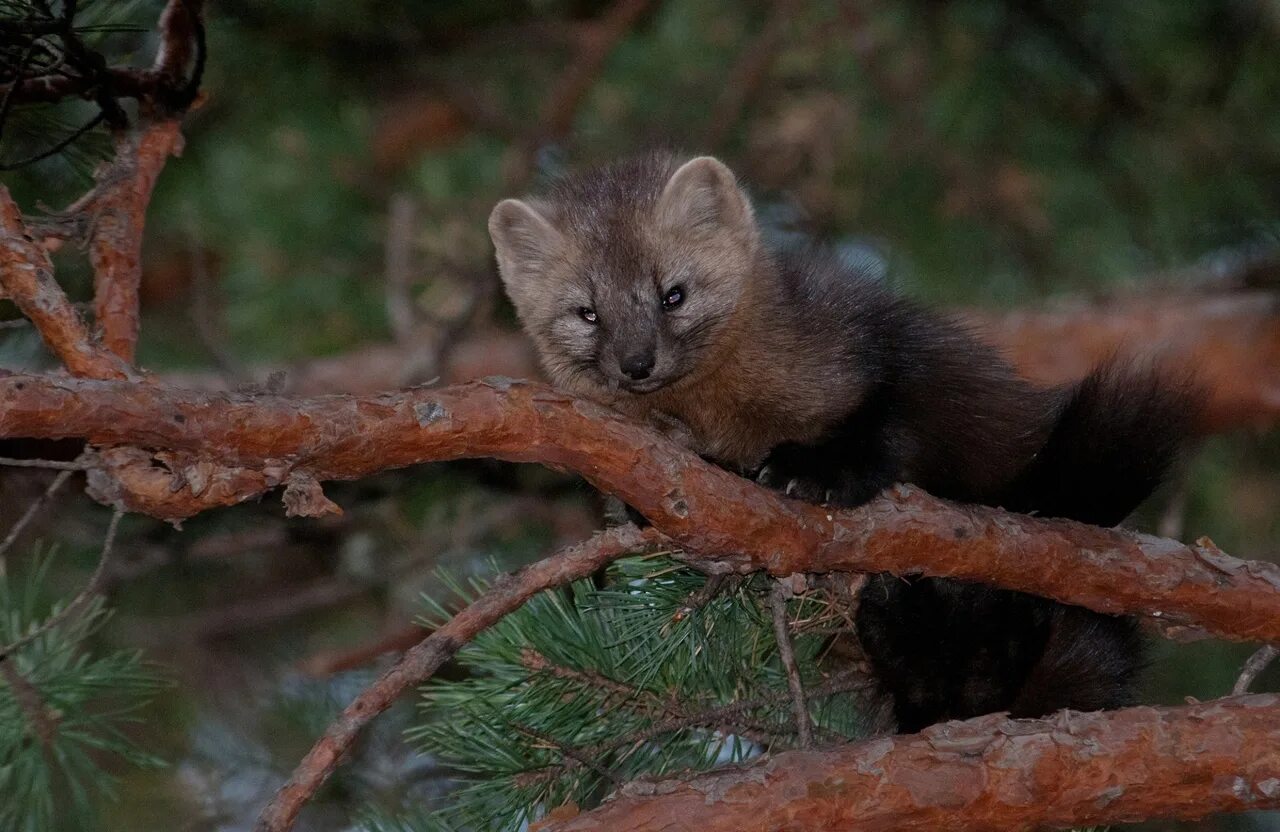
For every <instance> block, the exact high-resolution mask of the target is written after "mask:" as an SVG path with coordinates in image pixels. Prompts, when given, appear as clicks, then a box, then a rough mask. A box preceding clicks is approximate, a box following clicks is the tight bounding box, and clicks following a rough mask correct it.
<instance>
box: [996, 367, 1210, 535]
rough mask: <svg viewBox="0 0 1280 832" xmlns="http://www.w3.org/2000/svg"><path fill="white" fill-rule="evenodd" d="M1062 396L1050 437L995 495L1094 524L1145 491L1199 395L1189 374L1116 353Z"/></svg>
mask: <svg viewBox="0 0 1280 832" xmlns="http://www.w3.org/2000/svg"><path fill="white" fill-rule="evenodd" d="M1061 396H1062V400H1061V404H1060V405H1059V410H1058V413H1057V418H1056V420H1055V422H1054V425H1053V428H1052V429H1051V431H1050V433H1049V438H1048V439H1047V440H1046V442H1045V444H1044V446H1043V447H1042V448H1041V450H1040V452H1039V453H1038V454H1037V455H1036V457H1035V458H1034V459H1033V460H1032V461H1031V462H1030V463H1029V464H1028V466H1027V467H1026V468H1025V469H1024V470H1023V471H1022V473H1021V474H1020V475H1019V476H1018V477H1017V478H1016V480H1015V481H1014V482H1013V483H1012V484H1011V486H1010V487H1009V489H1008V490H1007V492H1006V493H1005V495H1004V499H1002V500H1001V501H999V502H1000V505H1002V506H1003V507H1005V508H1007V509H1009V510H1011V511H1018V512H1022V513H1025V514H1038V515H1040V516H1043V517H1067V518H1070V519H1072V520H1079V521H1081V522H1084V523H1091V524H1093V525H1095V526H1114V525H1116V524H1117V523H1119V522H1120V521H1121V520H1123V519H1124V518H1125V517H1127V516H1128V515H1129V514H1130V513H1131V512H1132V511H1133V510H1134V509H1135V508H1137V507H1138V504H1139V503H1141V502H1142V501H1143V500H1145V499H1146V498H1147V497H1149V496H1151V492H1153V491H1154V490H1155V489H1156V488H1157V486H1159V485H1160V483H1161V481H1162V480H1163V479H1164V477H1165V475H1166V474H1167V473H1168V471H1169V468H1170V467H1171V466H1172V465H1173V463H1174V461H1175V460H1176V459H1177V457H1178V454H1179V451H1180V450H1181V449H1182V448H1183V447H1184V446H1185V445H1186V443H1187V440H1188V439H1189V437H1190V436H1191V434H1192V432H1193V430H1194V428H1195V425H1196V422H1197V421H1198V418H1199V415H1200V413H1199V410H1200V403H1201V402H1202V401H1203V397H1202V395H1201V394H1200V391H1199V390H1198V389H1197V385H1196V384H1195V383H1194V382H1193V380H1192V379H1191V377H1190V376H1184V375H1179V374H1176V373H1172V372H1169V371H1167V370H1162V369H1159V368H1156V367H1150V366H1148V367H1138V366H1134V365H1130V364H1124V363H1121V362H1118V361H1116V360H1111V361H1107V362H1105V363H1103V364H1102V365H1100V366H1099V367H1097V368H1096V369H1095V370H1094V371H1093V372H1092V373H1090V374H1089V376H1088V377H1087V378H1085V379H1084V380H1083V381H1081V382H1080V383H1079V384H1076V385H1074V386H1073V387H1070V388H1067V389H1066V390H1064V391H1063V392H1062V394H1061Z"/></svg>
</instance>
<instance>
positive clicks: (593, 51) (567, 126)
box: [503, 0, 653, 190]
mask: <svg viewBox="0 0 1280 832" xmlns="http://www.w3.org/2000/svg"><path fill="white" fill-rule="evenodd" d="M652 2H653V0H617V2H615V3H614V4H613V5H612V6H610V7H609V10H608V11H607V12H605V14H604V15H603V16H602V17H601V19H600V22H599V23H598V24H596V28H595V30H594V31H592V32H590V33H589V34H588V35H587V36H586V37H585V38H584V42H583V44H582V47H581V49H580V50H579V52H578V54H577V55H576V56H575V58H574V60H573V62H572V63H570V64H569V66H568V67H567V68H566V69H565V72H564V74H563V75H561V76H560V78H559V80H558V81H557V82H556V85H555V88H554V89H553V90H552V91H551V94H550V95H549V96H548V97H547V100H546V103H545V105H544V106H543V108H542V112H541V115H540V117H539V119H538V125H537V127H536V128H535V129H534V131H533V132H532V133H530V135H529V136H528V137H527V138H526V139H525V140H524V141H523V142H520V143H518V144H517V145H516V146H515V147H513V148H512V151H513V153H512V155H511V156H509V157H508V159H507V160H506V162H505V164H504V167H505V168H506V172H505V175H504V177H503V178H504V181H505V184H506V187H507V189H508V190H519V189H521V188H523V187H525V186H526V185H527V184H528V183H529V180H530V179H531V178H532V176H533V173H534V170H535V162H536V158H537V151H538V150H539V148H541V147H542V146H543V145H545V144H547V143H548V142H552V141H556V140H558V139H560V138H562V137H563V136H564V135H565V134H567V133H568V132H569V131H570V130H571V129H572V127H573V120H574V117H575V116H576V115H577V113H578V108H579V107H580V106H581V105H582V102H583V100H585V99H586V97H587V93H588V92H590V91H591V88H592V87H593V86H594V85H595V82H596V81H597V80H599V78H600V73H601V72H602V71H603V70H604V66H605V63H606V62H607V61H608V59H609V56H610V55H612V54H613V50H614V48H615V47H617V45H618V44H619V43H621V42H622V39H623V38H624V37H626V35H627V33H628V32H630V31H631V29H632V27H634V26H635V24H636V22H637V21H639V19H640V17H641V16H642V15H643V14H644V13H645V12H646V11H647V10H648V9H649V7H650V5H651V4H652Z"/></svg>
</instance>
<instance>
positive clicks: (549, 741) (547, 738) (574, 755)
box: [511, 722, 622, 788]
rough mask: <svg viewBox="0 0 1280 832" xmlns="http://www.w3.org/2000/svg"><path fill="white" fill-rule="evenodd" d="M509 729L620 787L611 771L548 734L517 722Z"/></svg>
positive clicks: (620, 782) (619, 781) (619, 782)
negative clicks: (553, 750) (552, 749)
mask: <svg viewBox="0 0 1280 832" xmlns="http://www.w3.org/2000/svg"><path fill="white" fill-rule="evenodd" d="M511 727H513V728H515V729H516V730H517V731H519V732H520V733H522V734H526V735H528V736H530V737H532V738H533V739H535V740H537V741H538V742H540V743H543V744H544V745H547V746H550V747H551V748H554V749H555V750H556V751H558V752H560V753H561V754H562V755H564V756H565V757H568V758H569V759H570V760H573V761H574V762H576V763H578V764H579V765H583V766H586V767H587V768H589V769H591V770H592V771H594V772H595V773H596V774H598V775H600V776H601V777H603V778H604V779H606V780H608V781H609V782H610V783H612V784H613V786H614V788H617V787H618V786H621V785H622V781H621V780H619V779H618V775H616V774H614V773H613V772H612V771H609V769H607V768H605V767H604V766H602V765H600V764H599V763H597V762H596V761H595V760H593V759H591V757H590V756H588V755H587V754H584V753H582V752H581V751H578V750H577V749H575V748H573V747H571V746H568V745H565V744H564V743H562V742H560V741H559V740H557V739H556V738H555V737H553V736H551V735H550V734H544V733H543V732H541V731H538V730H536V729H534V728H530V727H529V726H528V725H522V724H520V723H519V722H513V723H511Z"/></svg>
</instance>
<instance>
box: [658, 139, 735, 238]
mask: <svg viewBox="0 0 1280 832" xmlns="http://www.w3.org/2000/svg"><path fill="white" fill-rule="evenodd" d="M658 220H659V222H661V223H662V224H663V225H665V226H668V227H671V228H744V229H745V228H750V227H751V226H752V224H753V215H752V211H751V203H750V202H748V201H747V196H746V194H744V193H743V192H742V189H741V188H739V187H738V183H737V180H736V179H734V176H733V171H731V170H729V169H728V168H727V167H725V165H724V163H723V162H721V161H720V160H719V159H716V158H713V157H711V156H699V157H698V158H696V159H691V160H689V161H688V162H685V163H684V164H683V165H681V166H680V168H679V170H677V171H676V172H675V173H673V174H672V175H671V179H669V180H668V181H667V186H666V187H665V188H663V190H662V196H660V197H658Z"/></svg>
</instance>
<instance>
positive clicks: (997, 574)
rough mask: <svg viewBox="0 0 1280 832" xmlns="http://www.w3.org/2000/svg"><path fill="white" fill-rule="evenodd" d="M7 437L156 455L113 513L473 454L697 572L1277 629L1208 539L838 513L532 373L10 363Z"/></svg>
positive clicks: (177, 509)
mask: <svg viewBox="0 0 1280 832" xmlns="http://www.w3.org/2000/svg"><path fill="white" fill-rule="evenodd" d="M0 436H4V437H34V438H50V439H52V438H82V439H86V440H88V441H89V442H91V443H94V444H106V445H140V446H144V447H147V448H151V449H161V450H163V451H164V452H165V453H164V455H162V457H161V458H162V459H163V460H164V461H165V462H166V463H167V464H168V465H169V466H171V467H169V468H165V467H159V466H156V467H148V466H147V465H146V464H145V463H146V461H147V459H149V456H148V452H146V451H141V450H136V449H117V452H123V450H128V451H129V452H130V454H131V455H132V456H131V457H130V459H129V467H128V470H130V471H141V472H142V473H143V474H144V475H145V481H141V480H120V479H113V476H112V473H111V471H112V470H114V469H111V468H109V467H104V468H99V469H98V470H95V471H91V472H90V483H91V485H92V486H93V488H94V491H95V493H96V494H97V495H98V496H99V498H100V499H104V500H105V501H107V502H110V503H112V504H113V505H115V506H116V507H117V508H122V509H125V510H129V511H141V512H145V513H150V514H154V515H157V516H167V517H175V518H180V517H185V516H189V515H191V514H194V513H196V512H198V511H201V510H204V509H206V508H210V507H212V506H214V505H226V504H231V503H235V502H239V501H242V500H245V499H248V498H250V497H254V496H257V495H258V494H259V493H261V492H262V491H263V490H265V489H266V488H268V487H270V486H272V485H277V484H286V483H287V484H288V489H292V490H295V491H298V492H305V496H306V499H305V500H299V502H306V501H307V500H310V501H313V502H317V503H318V502H321V501H323V496H322V495H319V493H318V487H315V483H316V481H318V480H331V479H357V478H360V477H364V476H368V475H370V474H373V473H376V472H378V471H382V470H385V469H388V468H398V467H403V466H406V465H413V464H416V463H421V462H430V461H439V460H451V459H460V458H466V457H493V458H497V459H505V460H509V461H513V462H537V463H541V464H543V465H547V466H549V467H552V468H558V469H569V470H574V471H578V472H579V473H581V474H582V475H583V476H584V477H586V478H587V479H588V480H590V481H591V482H592V483H593V484H594V485H596V486H597V487H599V488H601V489H602V490H604V491H607V492H609V493H612V494H615V495H617V496H618V497H620V498H621V499H623V500H624V501H625V502H627V503H628V504H630V505H632V506H634V507H635V508H636V509H637V510H639V511H640V512H641V513H642V514H643V515H644V516H645V517H647V518H648V519H649V520H650V521H651V522H652V523H653V524H654V526H656V527H657V528H658V529H659V530H661V531H662V532H663V533H665V534H667V535H668V536H670V537H671V538H672V539H673V540H674V541H675V542H676V543H678V544H679V545H680V546H681V547H683V548H684V549H685V550H686V551H687V552H688V553H689V557H690V558H691V559H694V560H699V561H701V562H702V565H703V567H704V568H706V569H707V570H708V571H713V572H715V571H720V572H725V571H735V572H750V571H757V570H764V571H767V572H769V573H771V574H773V575H778V576H785V575H790V574H792V573H796V572H835V571H853V572H893V573H895V574H900V575H907V574H922V575H934V576H945V577H955V578H964V579H968V580H976V581H982V582H984V583H990V584H995V585H997V586H1002V587H1006V588H1009V589H1016V590H1021V591H1024V592H1030V593H1033V594H1036V595H1042V596H1047V597H1050V598H1056V599H1058V600H1060V601H1065V602H1067V603H1072V604H1078V605H1080V606H1085V607H1089V608H1091V609H1095V610H1098V611H1101V612H1109V613H1142V614H1147V615H1152V616H1157V617H1160V618H1162V619H1164V620H1165V621H1169V622H1172V623H1175V624H1190V625H1196V626H1199V627H1202V628H1204V629H1205V630H1208V631H1209V632H1211V633H1214V634H1216V635H1220V636H1222V637H1224V638H1229V639H1237V640H1259V641H1268V642H1280V591H1278V590H1280V567H1277V566H1275V565H1273V564H1268V563H1257V562H1246V561H1240V560H1237V559H1235V558H1232V557H1229V556H1227V555H1225V554H1223V553H1222V552H1221V551H1219V550H1218V549H1217V548H1216V547H1215V546H1213V544H1212V543H1211V542H1209V541H1201V542H1199V543H1196V544H1192V545H1186V544H1182V543H1178V542H1176V541H1172V540H1164V539H1160V538H1155V537H1150V536H1147V535H1140V534H1135V533H1131V532H1126V531H1120V530H1108V529H1100V528H1096V527H1093V526H1087V525H1084V524H1081V523H1075V522H1071V521H1067V520H1048V519H1040V518H1034V517H1028V516H1024V515H1018V514H1011V513H1008V512H1004V511H1000V510H999V509H991V508H985V507H980V506H960V505H956V504H952V503H948V502H946V501H943V500H939V499H936V498H934V497H931V496H929V495H928V494H925V493H924V492H922V491H920V490H919V489H915V488H909V487H901V488H899V489H897V490H895V491H894V492H893V493H890V494H886V495H884V496H881V497H880V498H878V499H876V500H874V501H872V502H871V503H869V504H868V505H866V506H864V507H862V508H859V509H855V510H850V511H831V510H828V509H824V508H821V507H818V506H812V505H808V504H806V503H801V502H797V501H794V500H788V499H784V498H782V497H780V496H778V495H777V494H775V493H773V492H770V491H767V490H765V489H763V488H761V487H759V486H757V485H755V484H754V483H751V482H749V481H747V480H745V479H743V478H741V477H738V476H735V475H733V474H731V473H729V472H727V471H724V470H722V469H720V468H717V467H715V466H713V465H710V464H708V463H706V462H703V461H702V460H701V459H699V458H698V457H697V456H696V455H694V454H692V453H690V452H688V451H686V450H684V449H682V448H679V447H677V446H675V445H674V444H672V443H671V442H669V441H667V440H665V439H663V438H662V437H660V436H658V435H657V434H655V433H654V432H653V431H651V430H649V429H647V428H645V427H643V426H641V425H639V424H636V423H634V422H631V421H629V420H627V419H625V418H624V417H622V416H621V415H619V414H618V413H616V412H614V411H611V410H608V409H606V408H603V407H599V406H596V405H593V404H590V403H588V402H585V401H582V400H578V399H575V398H573V397H571V396H567V395H564V394H561V393H557V392H555V391H553V390H551V389H549V388H547V387H545V386H543V385H541V384H532V383H522V382H512V381H510V380H501V381H489V382H480V383H473V384H467V385H460V386H457V387H450V388H444V389H439V390H429V389H413V390H405V391H400V392H397V393H388V394H385V395H382V396H374V397H368V398H352V397H346V396H327V397H320V398H314V399H295V398H289V397H284V396H269V395H259V396H248V395H216V394H214V395H211V394H202V393H192V392H188V391H181V390H174V389H172V388H167V387H162V386H159V385H154V384H136V383H130V382H115V381H90V380H84V379H67V378H50V377H45V376H22V375H14V376H9V377H6V378H0ZM210 460H217V464H216V465H215V464H214V463H213V462H211V461H210ZM139 487H141V489H142V490H134V489H138V488H139ZM288 489H287V491H286V496H287V495H288Z"/></svg>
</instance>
